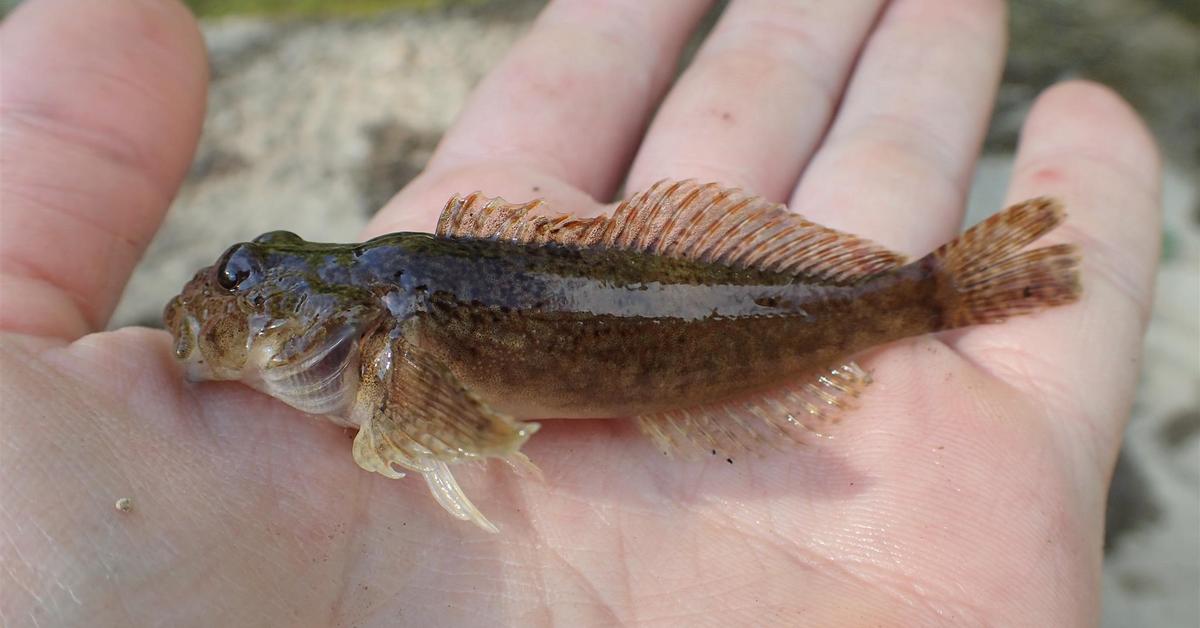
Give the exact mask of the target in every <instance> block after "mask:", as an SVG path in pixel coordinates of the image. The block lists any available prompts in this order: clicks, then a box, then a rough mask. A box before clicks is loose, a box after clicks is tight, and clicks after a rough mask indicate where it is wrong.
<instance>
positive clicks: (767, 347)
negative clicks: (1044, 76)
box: [167, 232, 940, 418]
mask: <svg viewBox="0 0 1200 628" xmlns="http://www.w3.org/2000/svg"><path fill="white" fill-rule="evenodd" d="M223 272H224V273H228V275H229V277H228V281H226V283H227V284H231V283H236V287H235V288H234V290H233V291H232V292H234V293H239V294H242V295H244V296H245V298H246V299H247V300H248V302H250V303H251V304H253V303H257V305H256V306H254V307H257V308H259V309H260V310H261V309H264V308H265V311H266V312H267V314H268V316H270V317H271V318H273V319H288V318H296V317H297V316H300V317H301V318H305V317H308V318H313V319H315V320H328V319H330V318H331V317H333V316H335V315H341V316H343V317H344V316H345V315H346V314H347V313H350V312H353V316H352V318H353V320H352V321H351V324H353V325H355V326H356V327H357V329H358V332H359V334H360V335H363V336H365V335H367V334H369V333H371V332H372V331H374V330H375V329H376V328H378V327H380V326H382V327H393V326H398V328H399V329H400V333H402V334H403V336H404V337H405V339H406V340H407V341H408V342H410V343H412V344H414V345H416V346H419V347H421V348H423V349H425V350H427V351H429V352H431V353H432V354H433V355H434V356H436V357H437V358H438V359H439V360H440V361H441V362H442V363H443V364H445V365H446V366H447V367H448V368H449V369H450V370H451V371H452V372H453V373H454V374H455V375H456V376H457V377H458V378H459V380H460V381H461V382H462V383H463V385H464V386H465V387H466V388H468V389H470V390H472V391H473V392H474V393H476V394H477V395H478V396H479V397H480V398H481V399H482V400H483V401H485V402H486V403H487V404H488V405H489V406H491V407H492V408H494V409H497V410H499V411H502V412H507V413H510V414H513V415H516V416H520V417H522V418H539V417H612V416H626V415H633V414H644V413H648V412H656V411H661V410H666V409H670V408H676V407H681V406H689V405H693V404H703V403H709V402H713V401H719V400H722V399H725V398H728V397H730V396H731V395H735V394H738V393H745V392H747V391H751V392H752V391H754V390H758V389H764V388H768V387H770V386H772V385H777V384H778V383H779V382H780V381H785V380H786V379H788V378H793V377H795V376H796V375H797V374H800V373H802V372H805V371H811V370H813V369H814V368H818V367H822V366H829V365H830V364H831V363H832V362H833V361H834V360H836V359H838V358H839V357H844V356H846V355H850V354H853V353H854V352H856V351H858V350H861V349H865V348H867V347H870V346H873V345H878V344H881V343H884V342H888V341H890V340H893V339H896V338H901V337H905V336H912V335H917V334H921V333H925V332H928V331H932V330H934V329H936V328H937V326H938V319H939V316H940V308H939V306H938V305H937V303H936V302H935V299H934V297H935V294H936V289H937V286H936V282H935V281H933V280H932V277H933V274H932V271H931V266H930V265H929V264H924V265H922V264H915V265H909V266H906V267H902V268H900V269H897V270H896V271H892V272H889V273H885V274H882V275H880V276H878V277H877V278H875V279H872V280H868V281H865V282H859V283H847V284H845V285H837V284H834V283H830V282H828V281H821V280H817V279H812V280H805V278H803V277H800V278H797V277H794V276H791V275H786V274H781V273H772V272H766V271H759V270H754V269H745V268H731V267H727V266H722V265H717V264H710V263H704V262H698V261H693V260H687V259H679V258H670V257H661V256H656V255H650V254H645V253H640V252H635V251H627V250H609V249H578V248H573V247H565V246H558V245H553V244H549V245H539V246H526V245H520V244H511V243H507V242H499V241H492V240H473V239H455V238H444V237H438V236H433V235H430V234H424V233H396V234H390V235H386V236H382V237H379V238H376V239H374V240H371V241H369V242H366V243H363V244H358V245H338V244H319V243H310V242H306V241H304V240H301V239H300V238H299V237H298V236H295V235H293V234H287V233H281V232H276V233H272V234H267V235H265V236H262V237H260V238H259V239H258V240H256V241H255V242H252V243H243V244H239V245H235V246H234V247H232V248H231V249H230V250H229V251H228V252H227V254H226V255H225V256H223V258H222V260H221V261H220V262H218V264H216V265H214V266H213V267H212V268H211V269H209V270H206V271H202V273H201V275H203V274H204V273H218V274H219V273H223ZM199 278H200V277H199V276H198V279H199ZM218 283H219V282H218ZM264 301H265V303H264ZM172 307H173V306H172ZM172 316H173V315H172V313H171V307H169V308H168V315H167V323H168V325H169V326H170V325H172V323H173V321H172ZM238 328H239V329H242V328H244V326H238ZM371 358H372V356H364V360H369V359H371Z"/></svg>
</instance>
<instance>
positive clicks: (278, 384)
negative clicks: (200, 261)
mask: <svg viewBox="0 0 1200 628" xmlns="http://www.w3.org/2000/svg"><path fill="white" fill-rule="evenodd" d="M354 259H355V255H354V252H353V246H352V245H351V246H343V245H328V244H319V243H311V242H307V241H305V240H303V239H301V238H300V237H299V236H296V235H295V234H291V233H288V232H271V233H268V234H264V235H262V236H259V237H258V238H256V239H255V240H253V241H251V242H242V243H239V244H235V245H233V246H232V247H230V248H229V249H228V250H226V251H225V253H224V254H222V255H221V257H220V258H219V259H218V260H217V262H216V263H215V264H213V265H211V266H208V267H205V268H202V269H200V270H199V271H197V272H196V274H195V276H193V277H192V279H191V280H190V281H188V282H187V284H186V285H184V287H183V290H182V291H180V293H179V294H178V295H177V296H175V297H174V298H173V299H171V301H170V302H169V303H168V304H167V306H166V308H165V310H164V312H163V323H164V325H165V326H166V328H167V330H168V331H170V332H171V334H172V336H173V337H174V341H175V344H174V349H175V357H176V358H178V359H179V360H180V361H182V362H183V363H184V366H185V374H186V377H187V379H189V380H191V381H203V380H240V381H243V382H245V383H247V384H249V385H251V386H253V387H255V388H258V389H259V390H262V391H264V392H267V393H268V394H271V395H272V396H274V397H277V398H279V399H281V400H283V401H285V402H287V403H289V404H290V405H292V406H295V407H297V408H299V409H301V410H304V411H306V412H311V413H314V414H338V413H343V412H344V411H345V410H346V409H347V404H348V403H349V402H350V400H351V397H352V396H353V393H354V390H355V389H356V387H357V383H358V380H357V377H358V368H357V365H358V346H359V344H360V343H359V341H360V340H361V338H362V337H363V336H364V335H365V334H367V333H369V332H370V331H372V330H373V329H375V328H376V327H377V325H378V323H379V321H380V320H381V319H382V314H383V312H384V311H385V309H384V308H383V306H382V304H381V302H380V298H379V296H378V295H377V294H375V293H374V292H373V291H372V290H371V289H370V287H364V286H360V285H357V284H356V282H355V280H354V273H353V271H354V264H355V262H354Z"/></svg>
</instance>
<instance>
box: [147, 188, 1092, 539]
mask: <svg viewBox="0 0 1200 628" xmlns="http://www.w3.org/2000/svg"><path fill="white" fill-rule="evenodd" d="M1065 215H1066V214H1065V211H1064V209H1063V207H1062V205H1061V204H1060V203H1059V202H1058V201H1056V200H1054V199H1050V198H1035V199H1030V200H1027V201H1024V202H1021V203H1017V204H1015V205H1013V206H1011V207H1009V208H1008V209H1005V210H1002V211H1001V212H999V213H997V214H995V215H993V216H992V217H990V218H988V219H986V220H984V221H983V222H981V223H980V224H978V225H976V226H974V227H972V228H971V229H969V230H967V231H966V232H965V233H963V234H962V235H960V236H959V237H958V238H956V239H954V240H953V241H951V242H949V243H947V244H945V245H943V246H941V247H939V248H937V249H936V250H934V251H932V252H930V253H929V254H928V255H925V256H923V257H921V258H919V259H916V260H912V261H909V260H907V259H906V258H905V257H904V256H903V255H901V254H899V253H896V252H893V251H890V250H888V249H886V248H884V247H881V246H879V245H877V244H874V243H872V242H870V241H868V240H866V239H863V238H860V237H857V236H854V235H851V234H848V233H843V232H840V231H836V230H834V229H830V228H827V227H824V226H821V225H819V224H816V223H814V222H812V221H809V220H807V219H805V218H803V217H802V216H801V215H799V214H796V213H793V212H791V211H789V210H788V209H787V208H786V207H784V206H783V205H781V204H779V203H775V202H771V201H769V200H766V199H764V198H761V197H758V196H754V195H753V194H750V193H747V192H744V191H742V190H740V189H736V188H728V187H724V186H722V185H719V184H716V183H699V182H697V181H694V180H687V181H660V182H658V183H656V184H655V185H653V186H652V187H650V188H649V189H647V190H645V191H643V192H640V193H638V194H635V195H633V196H631V197H629V198H628V199H627V200H625V201H623V202H621V203H620V204H619V205H618V206H617V207H616V208H615V209H614V210H613V212H612V215H611V216H608V215H601V216H596V217H590V218H582V217H577V216H573V215H572V214H571V213H569V212H562V211H561V210H557V209H556V208H552V207H549V206H548V204H547V203H546V202H544V201H541V200H535V201H531V202H527V203H508V202H506V201H505V200H504V199H502V198H489V197H486V196H484V195H483V194H482V193H479V192H476V193H473V194H469V195H455V196H454V197H452V198H451V199H450V200H449V201H448V202H447V204H446V205H445V207H444V209H443V211H442V213H441V215H440V218H439V220H438V225H437V229H436V231H435V232H434V233H420V232H403V233H392V234H388V235H383V236H380V237H377V238H374V239H371V240H368V241H366V242H361V243H351V244H329V243H318V242H309V241H306V240H304V239H302V238H301V237H300V236H298V235H296V234H294V233H290V232H286V231H273V232H270V233H266V234H263V235H261V236H259V237H257V238H255V239H254V240H252V241H249V242H242V243H238V244H235V245H233V246H232V247H230V248H229V249H228V250H226V251H225V252H224V254H223V255H221V257H220V258H219V259H218V260H217V262H216V263H215V264H213V265H212V266H208V267H205V268H202V269H200V270H199V271H198V272H197V273H196V274H195V276H194V277H193V278H192V279H191V280H190V281H189V282H188V283H187V284H186V285H185V286H184V288H183V289H182V291H181V292H180V294H179V295H178V296H176V297H174V298H173V299H172V300H171V301H170V303H168V304H167V306H166V308H165V310H164V314H163V322H164V325H165V327H166V329H167V330H169V331H170V332H171V334H172V336H173V339H174V352H175V356H176V357H177V358H178V359H179V360H180V361H181V362H182V363H183V370H184V375H185V376H186V378H187V379H189V380H191V381H204V380H239V381H241V382H243V383H245V384H246V385H249V386H251V387H253V388H255V389H257V390H260V391H262V392H264V393H266V394H268V395H271V396H273V397H275V398H277V399H279V400H281V401H283V402H284V403H286V404H289V405H291V406H292V407H294V408H296V409H298V410H301V411H303V412H306V413H309V414H312V415H317V416H321V417H325V418H327V419H329V420H331V421H333V422H334V423H336V424H338V425H342V426H346V427H352V428H357V429H358V433H357V435H356V436H355V438H354V443H353V447H352V453H353V456H354V460H355V461H356V462H357V463H358V465H359V466H361V467H362V468H363V469H366V470H368V471H372V472H376V473H379V474H382V475H384V476H387V477H389V478H401V477H404V476H405V474H406V472H412V473H419V474H421V476H422V477H423V478H424V479H425V480H426V483H427V484H428V486H429V489H430V491H431V492H432V494H433V496H434V497H435V499H436V500H437V501H438V503H440V504H441V505H442V507H444V508H445V510H446V511H448V512H449V513H450V514H451V515H453V516H454V517H456V518H458V519H462V520H466V521H470V522H473V523H475V524H476V525H478V526H479V527H481V528H483V529H485V530H488V531H491V532H495V531H497V528H496V526H495V525H493V524H492V523H491V522H490V521H489V520H488V519H487V518H486V517H485V516H484V515H483V514H482V513H481V512H480V511H479V510H478V509H477V508H476V507H475V506H474V504H473V503H472V502H471V500H470V499H469V498H468V497H467V496H466V495H465V494H464V492H463V490H462V489H461V487H460V486H459V485H458V483H457V481H456V480H455V478H454V475H453V472H452V469H451V467H452V466H454V465H457V464H461V463H466V462H472V461H481V460H485V459H489V458H496V459H500V460H504V461H506V462H508V463H510V464H511V465H512V466H513V467H514V468H515V469H517V470H518V471H520V472H529V473H531V474H534V475H536V466H535V465H534V464H533V463H532V462H531V461H530V460H529V459H528V458H527V457H526V456H525V455H524V454H523V453H522V452H521V448H522V445H523V444H524V443H525V442H526V441H527V440H528V439H529V438H530V437H532V436H533V435H534V434H535V433H536V432H537V431H538V428H539V425H540V423H538V421H539V420H545V419H564V418H614V419H620V418H627V419H629V420H633V421H635V422H636V423H637V425H638V426H639V428H640V429H641V431H642V432H643V433H644V434H646V435H647V436H648V437H649V438H650V439H652V440H653V442H654V443H656V444H657V445H658V447H660V448H661V449H662V451H663V452H665V453H668V454H671V455H674V456H678V457H680V458H684V459H687V458H693V457H696V456H697V455H702V454H708V453H710V452H716V451H720V452H722V453H726V452H729V453H730V454H731V453H733V452H746V451H763V450H769V449H771V448H775V449H780V448H786V447H787V446H788V445H790V444H791V443H805V442H808V441H809V440H811V439H812V438H813V437H814V436H820V435H823V434H827V433H828V432H829V431H830V430H832V429H833V426H834V425H835V424H836V423H837V422H838V421H839V420H840V419H841V417H842V415H843V414H844V413H845V411H846V410H847V409H848V408H850V407H853V405H854V400H855V398H857V397H858V396H860V395H861V394H863V393H864V391H865V389H866V387H867V386H868V385H869V384H870V381H871V378H870V375H869V374H868V373H867V371H865V370H864V369H863V368H862V367H861V366H859V365H858V364H857V363H855V362H854V358H855V357H856V355H857V354H860V353H862V352H863V351H865V350H867V349H870V348H873V347H877V346H880V345H884V344H887V343H890V342H894V341H896V340H900V339H903V338H909V337H914V336H921V335H924V334H930V333H936V332H940V331H943V330H949V329H957V328H962V327H967V326H971V325H978V324H987V323H1000V322H1002V321H1005V320H1007V319H1009V318H1011V317H1013V316H1019V315H1026V314H1031V313H1034V312H1036V311H1039V310H1042V309H1045V308H1048V307H1054V306H1060V305H1066V304H1069V303H1072V302H1074V301H1076V300H1078V299H1079V297H1080V294H1081V291H1082V287H1081V284H1080V280H1079V272H1078V268H1079V262H1080V258H1079V254H1078V252H1077V250H1076V247H1075V246H1074V245H1071V244H1054V245H1050V246H1045V247H1042V248H1035V249H1032V250H1027V248H1026V247H1027V245H1029V244H1031V243H1032V242H1034V241H1035V240H1037V239H1039V238H1040V237H1042V236H1043V235H1044V234H1046V233H1047V232H1049V231H1050V230H1052V229H1054V228H1055V227H1056V226H1058V225H1059V224H1061V223H1062V222H1063V221H1064V219H1065Z"/></svg>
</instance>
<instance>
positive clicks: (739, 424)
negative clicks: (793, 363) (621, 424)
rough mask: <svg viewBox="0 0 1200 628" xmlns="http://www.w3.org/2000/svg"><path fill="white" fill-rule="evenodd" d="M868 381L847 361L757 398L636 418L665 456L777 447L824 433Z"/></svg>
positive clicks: (825, 434) (824, 435)
mask: <svg viewBox="0 0 1200 628" xmlns="http://www.w3.org/2000/svg"><path fill="white" fill-rule="evenodd" d="M870 383H871V376H870V375H868V374H867V372H866V371H864V370H863V369H862V367H860V366H859V365H857V364H855V363H854V362H848V363H846V364H844V365H842V366H839V367H836V368H832V369H822V370H820V371H818V372H815V373H813V374H811V375H809V376H808V377H806V378H802V379H798V380H797V381H795V382H793V383H791V384H788V385H786V386H783V387H781V388H776V389H773V390H771V391H768V392H767V393H765V394H761V395H758V396H754V397H747V398H742V399H736V400H730V401H725V402H721V403H716V404H710V405H704V406H694V407H690V408H681V409H678V410H671V411H668V412H661V413H658V414H650V415H644V416H639V417H637V422H638V426H639V427H640V428H641V430H642V432H643V433H644V434H646V435H647V436H649V437H650V438H651V439H652V440H653V441H654V442H655V443H656V444H657V445H658V446H659V448H661V449H662V451H663V452H664V453H666V454H668V455H675V456H680V457H684V458H698V457H700V456H702V455H706V454H710V453H712V452H717V451H719V452H722V453H741V452H751V451H759V450H763V449H778V448H781V447H783V446H784V445H788V444H793V443H803V442H805V441H806V440H807V439H809V438H811V437H813V436H816V437H826V436H827V433H826V432H827V429H828V427H829V426H830V425H832V424H833V423H836V422H837V421H838V420H839V419H840V418H841V416H842V414H843V413H844V412H845V411H846V410H847V409H848V408H850V407H852V406H853V401H854V399H855V398H856V397H858V395H859V394H860V393H861V392H862V391H863V389H865V388H866V387H867V385H868V384H870Z"/></svg>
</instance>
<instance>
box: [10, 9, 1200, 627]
mask: <svg viewBox="0 0 1200 628" xmlns="http://www.w3.org/2000/svg"><path fill="white" fill-rule="evenodd" d="M186 2H187V4H188V5H190V6H191V7H192V9H193V10H194V11H195V12H196V13H197V14H198V15H199V16H200V17H201V20H202V25H203V29H204V33H205V37H206V39H207V42H208V47H209V54H210V62H211V65H212V86H211V88H210V92H209V108H208V117H207V120H206V125H205V130H204V135H203V138H202V140H201V143H200V147H199V150H198V152H197V154H196V158H195V162H194V163H193V165H192V169H191V171H190V173H189V175H188V178H187V181H186V183H185V185H184V187H183V190H182V192H181V194H180V196H179V198H178V200H177V201H176V204H175V206H174V207H173V208H172V210H171V213H170V214H169V216H168V218H167V220H166V224H165V227H164V229H163V230H162V231H161V232H160V233H159V236H158V237H157V239H156V240H155V242H154V243H153V245H152V246H151V248H150V251H149V252H148V253H147V255H146V258H145V259H144V260H143V263H142V264H141V266H140V267H139V268H138V270H137V272H136V274H135V276H134V279H133V281H132V282H131V284H130V285H129V287H128V289H127V290H126V294H125V298H124V299H123V301H122V303H121V305H120V307H119V309H118V311H117V315H116V318H115V319H114V321H113V325H114V326H122V325H128V324H141V325H150V326H159V322H158V316H159V313H160V311H161V307H162V305H163V304H164V303H165V302H166V301H167V299H168V298H170V297H171V296H172V295H173V294H174V293H175V291H176V290H177V289H178V288H179V286H181V285H182V283H183V282H184V281H185V280H186V279H187V278H188V277H189V276H190V275H191V273H192V272H193V271H194V270H195V269H196V268H197V267H199V266H201V265H206V264H209V263H211V262H212V261H213V260H214V259H215V258H216V256H217V255H218V254H219V253H220V252H221V250H222V249H223V248H225V247H226V246H227V245H229V244H231V243H233V242H236V241H239V240H246V239H249V238H252V237H254V236H255V235H257V234H259V233H261V232H264V231H269V230H272V229H290V230H292V231H295V232H297V233H299V234H300V235H302V236H304V237H306V238H309V239H316V240H325V241H348V240H352V239H354V238H355V236H356V234H357V232H358V231H359V229H360V228H361V227H362V226H363V224H364V223H365V222H366V220H367V218H368V217H369V216H370V215H371V214H372V213H373V212H374V211H375V210H376V209H377V208H378V207H379V206H380V205H382V204H383V203H384V202H386V201H387V199H388V198H389V197H390V196H391V195H392V194H393V193H394V192H395V191H396V190H398V189H399V188H400V187H402V186H403V185H404V184H405V183H406V182H408V181H409V180H410V179H411V178H412V177H413V176H415V175H416V173H417V172H419V171H420V169H421V168H422V167H423V165H424V163H425V161H426V159H427V158H428V156H429V154H430V152H431V151H432V149H433V147H434V146H435V145H436V143H437V141H438V138H439V137H440V136H441V134H442V133H443V131H444V130H445V129H446V127H447V126H448V125H449V124H450V123H451V121H452V120H453V119H454V117H455V115H456V114H457V112H458V110H459V108H460V106H461V105H462V103H463V101H464V99H465V98H466V96H467V94H468V93H469V92H470V90H471V88H472V86H473V85H475V83H476V82H477V81H478V80H479V79H480V78H481V76H482V75H483V74H484V73H485V72H486V71H487V70H488V68H489V67H491V66H492V64H494V63H495V62H496V61H497V60H498V59H499V58H500V57H501V56H502V55H503V53H504V51H505V50H506V49H507V48H508V47H509V46H511V45H512V43H513V42H514V40H515V39H516V38H517V37H519V36H520V35H521V33H522V32H523V31H524V30H525V29H526V27H527V26H528V23H529V21H530V20H531V19H532V18H533V16H534V15H536V13H537V10H538V9H539V8H540V7H541V6H542V4H544V2H543V1H539V0H490V1H488V0H336V1H335V0H186ZM15 4H16V0H0V11H7V10H10V9H11V8H12V7H13V6H15ZM712 17H715V14H714V16H712ZM1010 21H1011V26H1010V30H1011V39H1012V45H1011V49H1010V52H1009V58H1008V65H1007V69H1006V72H1005V78H1004V83H1003V86H1002V87H1001V89H1000V93H999V97H998V101H997V105H996V114H995V118H994V120H993V123H992V127H991V130H990V132H989V135H988V140H987V145H986V149H985V155H984V157H983V159H982V160H981V162H980V165H979V169H978V173H977V176H976V181H975V184H974V186H973V189H972V191H971V197H970V203H969V212H968V219H967V223H968V224H970V223H974V222H976V221H978V220H979V219H980V218H981V217H982V216H984V215H986V214H987V213H989V212H991V211H994V210H996V209H997V208H999V205H1000V203H1001V200H1002V197H1003V192H1004V189H1005V187H1006V185H1007V180H1008V176H1009V172H1008V166H1009V163H1010V161H1011V159H1012V150H1013V148H1014V146H1015V143H1016V135H1017V131H1018V129H1019V126H1020V123H1021V121H1022V120H1023V118H1024V116H1025V113H1026V111H1027V110H1028V108H1029V105H1030V103H1031V101H1032V99H1033V97H1034V96H1035V95H1036V94H1037V93H1038V92H1039V91H1040V90H1041V89H1043V88H1044V87H1045V86H1047V85H1049V84H1051V83H1053V82H1055V81H1058V80H1062V79H1065V78H1070V77H1087V78H1092V79H1096V80H1099V81H1102V82H1104V83H1107V84H1109V85H1111V86H1113V87H1114V88H1116V89H1117V90H1118V91H1120V92H1121V93H1122V94H1123V95H1124V96H1125V97H1126V98H1127V99H1129V100H1130V101H1131V102H1132V103H1133V104H1134V105H1135V106H1136V107H1137V108H1138V109H1139V110H1140V111H1141V113H1142V115H1143V116H1145V117H1146V118H1147V120H1148V121H1149V123H1150V125H1151V127H1152V128H1153V129H1154V131H1155V133H1156V135H1157V136H1158V138H1159V140H1160V142H1161V144H1162V149H1163V152H1164V154H1165V156H1166V159H1167V164H1168V167H1167V173H1166V176H1165V179H1164V211H1165V222H1164V231H1163V253H1162V268H1161V271H1160V273H1159V276H1158V290H1157V300H1156V304H1155V308H1154V316H1153V320H1152V323H1151V327H1150V332H1149V334H1148V336H1147V340H1146V359H1145V362H1144V368H1143V374H1142V380H1141V383H1140V389H1139V396H1138V399H1137V402H1136V404H1135V406H1134V409H1133V417H1132V420H1131V422H1130V426H1129V430H1128V439H1127V442H1126V446H1125V448H1124V450H1123V452H1122V455H1121V459H1120V462H1119V463H1118V466H1117V471H1116V475H1115V477H1114V482H1113V491H1112V495H1111V498H1110V503H1109V512H1108V533H1107V538H1106V549H1105V570H1104V580H1103V587H1104V602H1103V603H1104V625H1106V626H1112V627H1117V626H1135V625H1142V626H1190V627H1195V626H1200V595H1198V592H1200V1H1198V0H1073V1H1072V0H1017V1H1014V2H1013V3H1012V4H1011V15H1010ZM711 22H712V20H711V19H710V21H709V24H710V25H711ZM1096 132H1097V133H1103V132H1104V129H1096Z"/></svg>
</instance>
